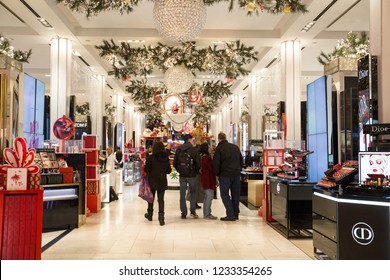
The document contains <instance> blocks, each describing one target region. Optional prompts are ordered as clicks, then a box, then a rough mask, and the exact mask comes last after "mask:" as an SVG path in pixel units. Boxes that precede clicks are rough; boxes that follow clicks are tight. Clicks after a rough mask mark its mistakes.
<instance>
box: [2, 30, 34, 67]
mask: <svg viewBox="0 0 390 280" xmlns="http://www.w3.org/2000/svg"><path fill="white" fill-rule="evenodd" d="M0 53H3V54H5V55H7V56H9V57H11V58H13V59H15V60H17V61H20V62H27V63H28V59H29V58H30V56H31V53H32V52H31V49H29V50H28V51H21V50H15V49H14V47H13V46H11V43H10V41H9V40H8V39H7V38H5V37H4V36H3V35H1V34H0Z"/></svg>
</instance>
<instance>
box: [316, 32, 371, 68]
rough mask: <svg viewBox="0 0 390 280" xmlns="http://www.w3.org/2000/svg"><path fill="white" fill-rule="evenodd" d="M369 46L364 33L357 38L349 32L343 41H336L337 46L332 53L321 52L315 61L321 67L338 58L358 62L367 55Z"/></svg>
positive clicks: (356, 35)
mask: <svg viewBox="0 0 390 280" xmlns="http://www.w3.org/2000/svg"><path fill="white" fill-rule="evenodd" d="M369 46H370V41H369V39H368V35H367V33H366V32H361V33H360V37H359V35H358V34H356V33H353V32H352V31H350V32H348V34H347V37H346V38H345V39H341V40H339V41H338V43H337V46H336V47H335V48H334V50H333V52H331V53H329V54H326V53H324V52H323V51H321V53H320V56H318V57H317V60H318V62H319V63H321V64H322V65H326V64H328V63H329V62H330V61H332V60H334V59H336V58H338V57H345V58H352V59H356V60H358V59H360V58H362V57H364V56H365V55H366V54H368V52H369Z"/></svg>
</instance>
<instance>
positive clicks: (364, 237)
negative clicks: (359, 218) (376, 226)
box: [352, 222, 374, 245]
mask: <svg viewBox="0 0 390 280" xmlns="http://www.w3.org/2000/svg"><path fill="white" fill-rule="evenodd" d="M352 237H353V239H354V240H355V241H356V242H357V243H359V244H360V245H368V244H370V243H371V242H372V241H373V240H374V230H373V229H372V228H371V227H370V226H369V225H368V224H366V223H363V222H359V223H356V224H355V225H354V226H353V227H352Z"/></svg>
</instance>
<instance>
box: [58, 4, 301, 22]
mask: <svg viewBox="0 0 390 280" xmlns="http://www.w3.org/2000/svg"><path fill="white" fill-rule="evenodd" d="M147 1H153V0H147ZM236 1H237V2H238V6H239V7H240V8H241V9H243V8H246V7H247V5H248V4H250V3H254V4H256V8H255V10H254V11H255V12H256V13H257V14H259V12H263V11H266V12H268V13H271V14H281V13H285V12H286V11H285V6H286V5H288V6H289V7H290V11H291V12H292V13H297V12H300V13H305V12H307V9H306V6H305V5H304V4H302V3H301V1H300V0H276V1H271V0H236ZM57 2H58V3H63V4H64V5H65V6H67V7H68V8H69V9H71V10H72V11H76V12H79V13H84V14H85V15H86V16H87V17H88V18H89V17H91V16H92V15H97V14H99V13H101V12H104V11H110V10H117V11H119V13H120V14H124V13H127V14H129V13H131V12H132V11H133V9H134V7H135V6H138V4H139V3H140V2H141V0H57ZM203 2H204V4H205V5H206V6H212V5H214V4H217V3H219V2H230V5H229V11H232V10H233V6H234V2H235V0H203ZM252 13H253V12H251V11H248V15H251V14H252Z"/></svg>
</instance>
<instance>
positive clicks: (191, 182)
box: [179, 176, 197, 216]
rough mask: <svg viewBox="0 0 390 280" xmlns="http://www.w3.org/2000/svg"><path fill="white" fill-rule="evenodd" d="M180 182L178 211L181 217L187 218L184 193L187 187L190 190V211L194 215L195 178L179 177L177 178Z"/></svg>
mask: <svg viewBox="0 0 390 280" xmlns="http://www.w3.org/2000/svg"><path fill="white" fill-rule="evenodd" d="M179 182H180V211H181V215H182V216H187V202H186V192H187V185H188V186H189V188H190V211H191V213H195V209H196V188H197V185H196V177H181V176H180V178H179Z"/></svg>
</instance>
